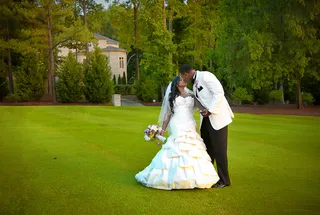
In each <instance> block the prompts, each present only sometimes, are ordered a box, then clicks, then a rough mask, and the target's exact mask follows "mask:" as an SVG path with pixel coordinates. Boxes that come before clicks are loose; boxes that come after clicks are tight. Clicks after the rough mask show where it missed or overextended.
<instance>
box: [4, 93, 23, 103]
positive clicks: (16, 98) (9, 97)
mask: <svg viewBox="0 0 320 215" xmlns="http://www.w3.org/2000/svg"><path fill="white" fill-rule="evenodd" d="M5 100H7V101H10V102H17V101H19V100H20V97H19V96H18V95H17V94H15V93H13V94H8V95H7V96H6V97H5Z"/></svg>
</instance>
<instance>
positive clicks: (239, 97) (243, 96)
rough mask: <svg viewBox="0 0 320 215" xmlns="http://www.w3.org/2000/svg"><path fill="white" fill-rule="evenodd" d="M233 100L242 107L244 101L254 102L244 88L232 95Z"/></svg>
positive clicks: (239, 88) (238, 89)
mask: <svg viewBox="0 0 320 215" xmlns="http://www.w3.org/2000/svg"><path fill="white" fill-rule="evenodd" d="M232 99H234V100H236V101H238V103H239V104H240V105H241V102H242V101H248V102H250V101H252V95H250V94H249V93H248V92H247V90H246V89H245V88H243V87H238V88H237V89H236V90H235V91H234V92H233V94H232Z"/></svg>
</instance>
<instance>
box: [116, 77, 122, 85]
mask: <svg viewBox="0 0 320 215" xmlns="http://www.w3.org/2000/svg"><path fill="white" fill-rule="evenodd" d="M117 84H118V85H122V78H121V76H120V75H119V76H118V83H117Z"/></svg>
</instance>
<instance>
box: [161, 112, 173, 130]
mask: <svg viewBox="0 0 320 215" xmlns="http://www.w3.org/2000/svg"><path fill="white" fill-rule="evenodd" d="M170 119H171V114H168V115H167V116H166V117H165V119H164V120H163V123H162V127H161V129H162V132H161V135H162V134H163V133H164V132H165V131H166V129H167V126H168V124H169V122H170Z"/></svg>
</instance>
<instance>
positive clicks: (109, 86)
mask: <svg viewBox="0 0 320 215" xmlns="http://www.w3.org/2000/svg"><path fill="white" fill-rule="evenodd" d="M89 59H90V60H89V62H88V64H87V65H86V67H85V74H84V94H85V97H86V99H87V100H88V101H89V102H91V103H103V102H109V101H111V96H112V94H113V83H112V80H111V71H110V67H109V61H108V57H107V56H106V55H104V54H102V52H101V50H100V49H99V48H98V47H95V50H94V52H93V53H90V54H89Z"/></svg>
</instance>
